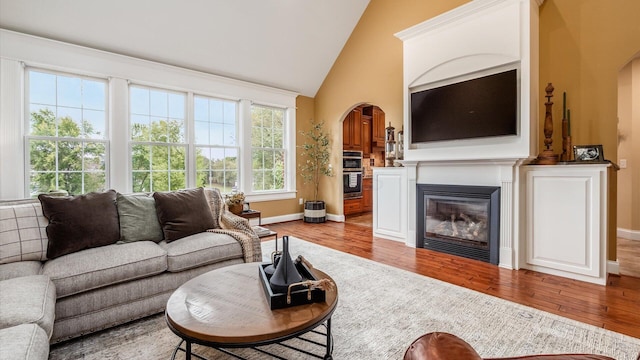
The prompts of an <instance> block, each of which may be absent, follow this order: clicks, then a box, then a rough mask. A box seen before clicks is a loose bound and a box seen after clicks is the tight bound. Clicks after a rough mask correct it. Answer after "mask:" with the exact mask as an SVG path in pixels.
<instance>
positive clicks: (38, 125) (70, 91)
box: [26, 69, 109, 196]
mask: <svg viewBox="0 0 640 360" xmlns="http://www.w3.org/2000/svg"><path fill="white" fill-rule="evenodd" d="M106 89H107V82H106V80H103V79H93V78H88V77H82V76H76V75H68V74H60V73H53V72H45V71H40V70H34V69H29V70H27V97H28V100H27V103H28V111H27V112H28V114H29V115H28V119H29V120H28V121H29V124H28V129H29V130H28V134H27V137H26V146H27V149H26V153H27V154H28V155H27V156H28V164H29V168H28V170H27V171H28V178H29V182H28V187H29V189H28V191H29V194H30V195H31V196H36V195H38V194H40V193H46V192H49V191H51V190H66V191H67V192H69V194H72V195H76V194H84V193H87V192H91V191H103V190H105V189H107V187H108V179H107V169H106V164H107V162H108V160H107V157H108V146H109V143H108V141H107V139H108V134H107V125H106V124H107V91H106Z"/></svg>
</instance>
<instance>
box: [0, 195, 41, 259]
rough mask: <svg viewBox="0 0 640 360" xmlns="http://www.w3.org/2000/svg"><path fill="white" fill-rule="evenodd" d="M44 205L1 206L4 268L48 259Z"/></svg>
mask: <svg viewBox="0 0 640 360" xmlns="http://www.w3.org/2000/svg"><path fill="white" fill-rule="evenodd" d="M48 223H49V221H48V220H47V218H45V217H44V215H43V214H42V207H41V206H40V203H37V202H34V203H30V204H21V205H10V206H0V264H6V263H10V262H14V261H26V260H46V259H47V244H48V240H47V232H46V228H47V224H48Z"/></svg>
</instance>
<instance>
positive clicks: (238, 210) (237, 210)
mask: <svg viewBox="0 0 640 360" xmlns="http://www.w3.org/2000/svg"><path fill="white" fill-rule="evenodd" d="M229 211H231V212H232V213H234V214H236V215H240V214H242V204H231V205H229Z"/></svg>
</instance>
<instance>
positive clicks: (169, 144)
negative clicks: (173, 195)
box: [129, 86, 187, 192]
mask: <svg viewBox="0 0 640 360" xmlns="http://www.w3.org/2000/svg"><path fill="white" fill-rule="evenodd" d="M129 95H130V96H129V118H130V119H129V123H130V124H131V128H130V130H131V169H132V188H133V189H132V190H133V191H134V192H141V191H142V192H151V191H169V190H178V189H184V188H186V187H187V177H186V176H187V163H186V156H187V145H186V143H185V130H184V129H185V118H186V110H185V104H186V95H185V94H183V93H177V92H170V91H166V90H160V89H154V88H148V87H142V86H130V87H129Z"/></svg>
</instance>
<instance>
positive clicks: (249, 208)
mask: <svg viewBox="0 0 640 360" xmlns="http://www.w3.org/2000/svg"><path fill="white" fill-rule="evenodd" d="M249 210H251V207H250V206H249V203H248V202H244V203H243V204H242V211H249Z"/></svg>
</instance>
